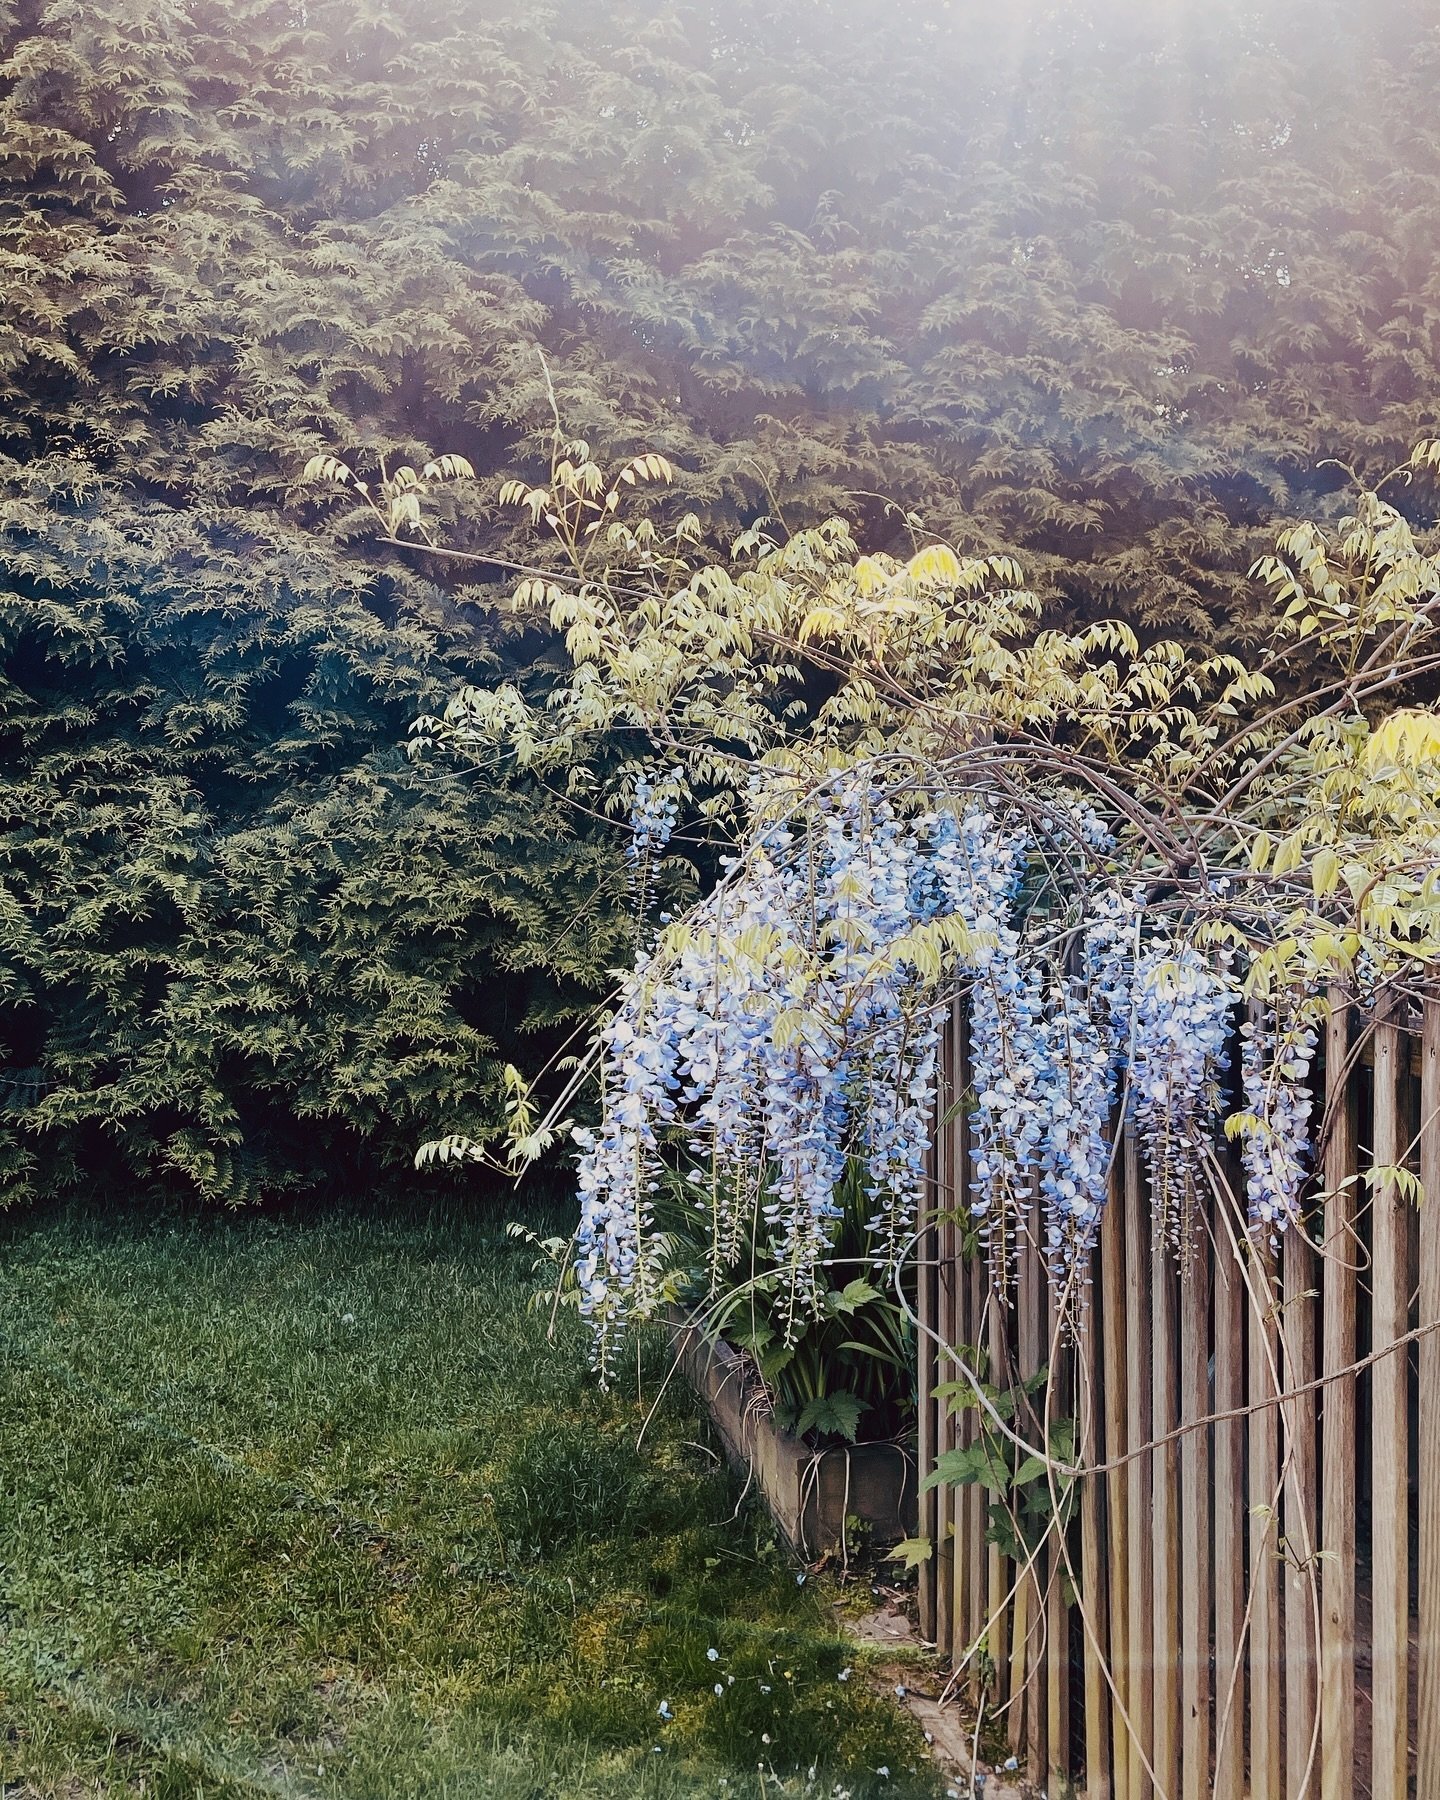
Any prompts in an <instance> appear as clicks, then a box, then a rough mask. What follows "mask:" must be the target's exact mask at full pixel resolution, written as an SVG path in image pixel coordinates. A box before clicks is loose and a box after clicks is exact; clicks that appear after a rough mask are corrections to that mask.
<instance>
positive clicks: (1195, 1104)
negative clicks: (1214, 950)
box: [1129, 936, 1240, 1256]
mask: <svg viewBox="0 0 1440 1800" xmlns="http://www.w3.org/2000/svg"><path fill="white" fill-rule="evenodd" d="M1132 993H1133V1000H1132V1006H1133V1020H1134V1023H1133V1043H1132V1048H1131V1051H1130V1059H1129V1061H1130V1102H1131V1107H1132V1111H1133V1117H1134V1120H1135V1125H1136V1130H1137V1133H1138V1136H1139V1139H1140V1144H1141V1146H1142V1151H1143V1154H1144V1157H1145V1166H1146V1173H1147V1175H1148V1176H1149V1179H1150V1196H1151V1204H1152V1205H1153V1206H1154V1209H1155V1212H1156V1214H1157V1216H1158V1218H1159V1220H1160V1224H1161V1227H1162V1229H1163V1230H1164V1232H1165V1234H1166V1236H1167V1237H1168V1238H1169V1240H1170V1242H1171V1244H1172V1245H1174V1247H1175V1248H1176V1249H1177V1250H1178V1251H1179V1252H1180V1253H1181V1255H1182V1256H1186V1255H1188V1254H1189V1250H1190V1246H1191V1243H1192V1240H1193V1235H1194V1234H1193V1224H1194V1215H1195V1204H1196V1197H1197V1190H1198V1186H1199V1180H1198V1177H1199V1170H1200V1162H1201V1157H1202V1154H1203V1152H1204V1150H1205V1147H1206V1146H1207V1145H1210V1144H1213V1143H1214V1141H1215V1137H1216V1133H1217V1132H1218V1130H1219V1128H1220V1121H1221V1111H1222V1107H1223V1100H1224V1095H1223V1091H1222V1086H1221V1083H1222V1081H1223V1078H1224V1075H1225V1072H1226V1070H1227V1069H1228V1067H1229V1054H1228V1044H1229V1039H1230V1033H1231V1029H1232V1025H1233V1022H1234V1016H1235V1008H1236V1006H1237V1005H1238V1004H1239V1000H1240V992H1239V987H1238V984H1237V983H1236V982H1235V980H1234V979H1233V977H1232V975H1231V972H1230V959H1229V958H1228V957H1224V956H1222V957H1211V956H1205V955H1202V954H1201V953H1200V951H1198V950H1197V949H1196V948H1195V947H1194V945H1192V944H1177V943H1175V942H1174V940H1173V939H1172V938H1170V937H1168V936H1162V937H1158V938H1154V939H1151V940H1150V941H1148V942H1147V943H1146V944H1145V945H1144V947H1143V948H1142V950H1141V951H1140V954H1139V957H1138V958H1137V960H1136V965H1135V979H1134V982H1133V987H1132Z"/></svg>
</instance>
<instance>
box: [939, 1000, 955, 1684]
mask: <svg viewBox="0 0 1440 1800" xmlns="http://www.w3.org/2000/svg"><path fill="white" fill-rule="evenodd" d="M951 1016H952V1019H953V1016H954V1013H953V1009H952V1015H951ZM957 1074H958V1070H957V1069H956V1067H955V1040H954V1033H953V1031H947V1032H946V1034H945V1040H944V1054H943V1056H942V1059H941V1081H940V1094H939V1102H940V1117H941V1120H942V1121H945V1120H946V1115H947V1114H948V1113H949V1112H950V1110H951V1101H952V1100H953V1098H954V1089H955V1080H956V1076H957ZM954 1165H955V1128H954V1121H953V1120H950V1121H949V1122H942V1124H941V1127H940V1130H939V1132H938V1134H937V1137H936V1143H935V1197H936V1201H937V1211H938V1212H939V1213H940V1215H941V1223H940V1224H939V1225H938V1226H937V1227H936V1230H935V1248H936V1256H937V1259H938V1262H939V1272H938V1273H939V1279H938V1282H937V1284H936V1297H935V1304H936V1319H937V1329H938V1331H939V1333H940V1337H941V1339H942V1341H943V1342H944V1343H945V1344H947V1345H951V1344H956V1343H958V1342H960V1338H961V1334H960V1331H959V1329H958V1325H959V1320H958V1317H957V1310H956V1305H955V1301H956V1292H955V1287H956V1281H957V1279H958V1276H959V1270H958V1268H957V1267H956V1256H955V1250H956V1244H955V1226H954V1224H953V1222H952V1221H951V1219H950V1218H948V1217H946V1216H945V1215H947V1214H949V1213H950V1212H951V1210H952V1209H953V1206H954V1192H955V1166H954ZM938 1366H939V1380H940V1381H942V1382H944V1381H948V1380H949V1379H950V1376H951V1373H952V1370H951V1367H950V1366H949V1363H948V1359H945V1358H943V1357H942V1358H940V1359H939V1365H938ZM956 1424H957V1415H956V1413H955V1411H954V1409H953V1408H952V1407H950V1406H949V1405H947V1404H946V1403H945V1402H944V1401H943V1400H942V1401H939V1402H937V1405H936V1413H935V1448H936V1451H937V1453H938V1454H939V1455H941V1456H943V1455H944V1454H945V1452H946V1451H947V1450H953V1449H954V1448H955V1445H956V1443H957V1442H958V1437H957V1433H956ZM957 1492H958V1490H957V1488H955V1487H953V1486H952V1485H951V1484H950V1483H949V1482H944V1481H942V1482H941V1483H940V1485H939V1486H938V1487H937V1488H936V1490H935V1493H936V1502H935V1538H934V1542H935V1555H934V1559H933V1560H934V1564H935V1640H936V1643H937V1644H938V1645H939V1646H940V1648H941V1650H942V1652H943V1651H947V1650H950V1649H951V1648H952V1647H953V1645H954V1642H955V1564H954V1553H953V1550H952V1547H951V1532H952V1529H953V1525H954V1519H955V1510H956V1509H955V1496H956V1493H957Z"/></svg>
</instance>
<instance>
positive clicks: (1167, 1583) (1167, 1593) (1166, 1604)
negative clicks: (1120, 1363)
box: [1150, 1223, 1180, 1800]
mask: <svg viewBox="0 0 1440 1800" xmlns="http://www.w3.org/2000/svg"><path fill="white" fill-rule="evenodd" d="M1150 1305H1151V1313H1152V1318H1153V1325H1152V1337H1151V1393H1150V1409H1151V1429H1152V1430H1153V1432H1154V1434H1155V1436H1156V1437H1157V1438H1162V1437H1164V1436H1166V1434H1167V1433H1169V1432H1171V1431H1173V1430H1174V1429H1175V1424H1176V1410H1177V1409H1176V1401H1175V1374H1176V1366H1175V1365H1176V1305H1175V1269H1174V1263H1173V1259H1172V1257H1171V1254H1170V1247H1169V1245H1168V1244H1167V1243H1166V1242H1165V1234H1164V1232H1163V1231H1162V1230H1161V1228H1160V1226H1159V1224H1158V1223H1156V1224H1154V1225H1153V1226H1152V1228H1151V1263H1150ZM1150 1482H1151V1489H1152V1498H1151V1521H1152V1523H1151V1530H1152V1535H1153V1542H1152V1546H1151V1550H1152V1567H1153V1570H1154V1600H1153V1605H1154V1618H1153V1621H1152V1628H1153V1632H1154V1638H1153V1643H1154V1649H1153V1654H1152V1657H1151V1672H1152V1675H1153V1678H1154V1687H1155V1703H1154V1716H1153V1721H1152V1731H1153V1736H1154V1751H1153V1753H1152V1761H1153V1763H1154V1766H1155V1780H1156V1783H1157V1784H1158V1786H1159V1787H1160V1788H1161V1790H1162V1791H1163V1793H1164V1795H1165V1796H1166V1800H1176V1796H1177V1795H1178V1794H1179V1792H1180V1734H1179V1729H1178V1728H1179V1723H1180V1720H1179V1709H1178V1708H1177V1706H1176V1705H1175V1692H1176V1689H1175V1676H1176V1671H1177V1669H1178V1667H1179V1663H1180V1508H1179V1504H1178V1502H1179V1451H1178V1449H1177V1447H1176V1445H1175V1444H1174V1443H1173V1442H1171V1443H1168V1444H1163V1445H1161V1446H1160V1447H1159V1448H1158V1449H1157V1450H1156V1451H1155V1453H1154V1455H1153V1457H1152V1458H1151V1471H1150Z"/></svg>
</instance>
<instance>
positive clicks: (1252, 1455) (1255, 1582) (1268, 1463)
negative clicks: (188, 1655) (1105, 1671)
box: [1245, 1243, 1283, 1800]
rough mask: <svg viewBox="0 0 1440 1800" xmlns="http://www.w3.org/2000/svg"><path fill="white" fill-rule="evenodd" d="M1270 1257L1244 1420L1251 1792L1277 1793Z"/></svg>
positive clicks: (1257, 1293) (1273, 1288)
mask: <svg viewBox="0 0 1440 1800" xmlns="http://www.w3.org/2000/svg"><path fill="white" fill-rule="evenodd" d="M1278 1282H1279V1277H1278V1274H1277V1271H1276V1267H1275V1255H1274V1252H1273V1251H1272V1250H1271V1248H1270V1246H1269V1245H1268V1244H1263V1243H1262V1244H1258V1245H1255V1246H1254V1249H1253V1252H1252V1256H1251V1262H1250V1279H1249V1287H1248V1298H1249V1302H1250V1316H1249V1339H1248V1344H1247V1362H1248V1367H1249V1381H1248V1398H1249V1403H1250V1406H1251V1408H1252V1410H1251V1413H1250V1416H1249V1418H1248V1420H1247V1421H1246V1436H1247V1438H1248V1452H1249V1470H1248V1481H1247V1485H1246V1496H1245V1497H1246V1502H1247V1506H1248V1509H1249V1530H1250V1601H1249V1604H1250V1658H1249V1664H1250V1791H1251V1793H1252V1794H1254V1795H1255V1796H1256V1800H1259V1796H1261V1795H1263V1794H1276V1795H1278V1794H1280V1793H1281V1791H1282V1790H1281V1786H1280V1765H1281V1748H1282V1744H1283V1738H1282V1735H1281V1728H1280V1706H1281V1677H1282V1671H1283V1652H1282V1647H1281V1638H1280V1570H1281V1564H1280V1556H1279V1550H1280V1544H1279V1521H1280V1455H1279V1441H1280V1435H1279V1434H1280V1419H1279V1414H1278V1411H1277V1409H1276V1408H1275V1407H1274V1406H1271V1405H1267V1404H1266V1402H1267V1401H1269V1400H1270V1399H1271V1398H1272V1397H1273V1395H1274V1394H1275V1393H1276V1392H1277V1386H1276V1373H1277V1371H1278V1370H1279V1367H1280V1362H1279V1358H1280V1339H1279V1333H1278V1330H1277V1327H1276V1318H1275V1308H1276V1306H1277V1305H1278V1303H1279V1292H1278Z"/></svg>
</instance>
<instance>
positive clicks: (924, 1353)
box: [915, 1107, 947, 1655]
mask: <svg viewBox="0 0 1440 1800" xmlns="http://www.w3.org/2000/svg"><path fill="white" fill-rule="evenodd" d="M936 1117H937V1120H938V1118H939V1117H940V1113H939V1109H938V1107H937V1112H936ZM936 1135H938V1133H937V1134H936ZM936 1197H937V1196H936V1189H935V1149H934V1145H933V1143H932V1146H931V1148H930V1149H929V1151H928V1152H927V1153H926V1158H925V1205H926V1215H925V1219H924V1220H923V1221H922V1223H923V1224H924V1226H925V1229H924V1230H923V1231H922V1232H921V1234H920V1241H919V1243H918V1244H917V1246H916V1256H915V1316H916V1318H917V1319H918V1320H919V1321H920V1326H919V1340H920V1341H919V1344H918V1346H917V1353H916V1361H917V1363H918V1365H919V1366H918V1368H917V1370H916V1385H917V1388H918V1393H917V1399H916V1410H917V1412H918V1414H919V1417H918V1418H917V1420H916V1446H915V1449H916V1455H917V1457H918V1459H919V1472H920V1478H921V1480H922V1481H923V1479H924V1478H925V1476H926V1475H928V1474H929V1472H930V1470H931V1468H932V1467H933V1466H934V1462H935V1425H936V1403H935V1401H934V1399H933V1398H932V1395H933V1393H934V1389H935V1384H936V1382H937V1381H938V1380H939V1376H938V1375H937V1374H936V1368H937V1359H936V1352H935V1340H934V1338H933V1337H932V1336H931V1333H932V1332H933V1331H935V1330H936V1329H937V1321H936V1307H935V1284H936V1277H937V1275H938V1272H939V1270H938V1248H937V1245H936V1242H935V1227H934V1225H933V1224H932V1223H931V1222H930V1221H931V1220H932V1219H933V1216H934V1212H935V1203H936ZM938 1510H939V1508H938V1504H937V1494H936V1490H935V1489H934V1488H929V1489H925V1490H923V1491H922V1492H921V1494H920V1497H919V1502H918V1505H917V1509H916V1511H917V1515H918V1517H917V1529H918V1530H919V1533H920V1535H921V1537H927V1538H929V1540H930V1542H931V1543H932V1544H933V1545H934V1546H935V1551H934V1554H933V1555H931V1556H929V1557H927V1558H926V1560H925V1561H924V1562H923V1563H922V1564H921V1565H920V1583H919V1595H918V1600H919V1607H920V1634H921V1636H922V1637H924V1638H925V1639H927V1640H928V1641H929V1642H931V1643H938V1639H937V1637H936V1633H935V1571H936V1568H937V1567H938V1566H939V1561H940V1551H941V1545H940V1538H939V1534H938V1533H937V1531H936V1528H935V1520H936V1515H937V1513H938ZM939 1648H940V1651H941V1654H942V1655H943V1654H944V1652H945V1650H946V1648H947V1646H946V1645H944V1644H940V1645H939Z"/></svg>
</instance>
